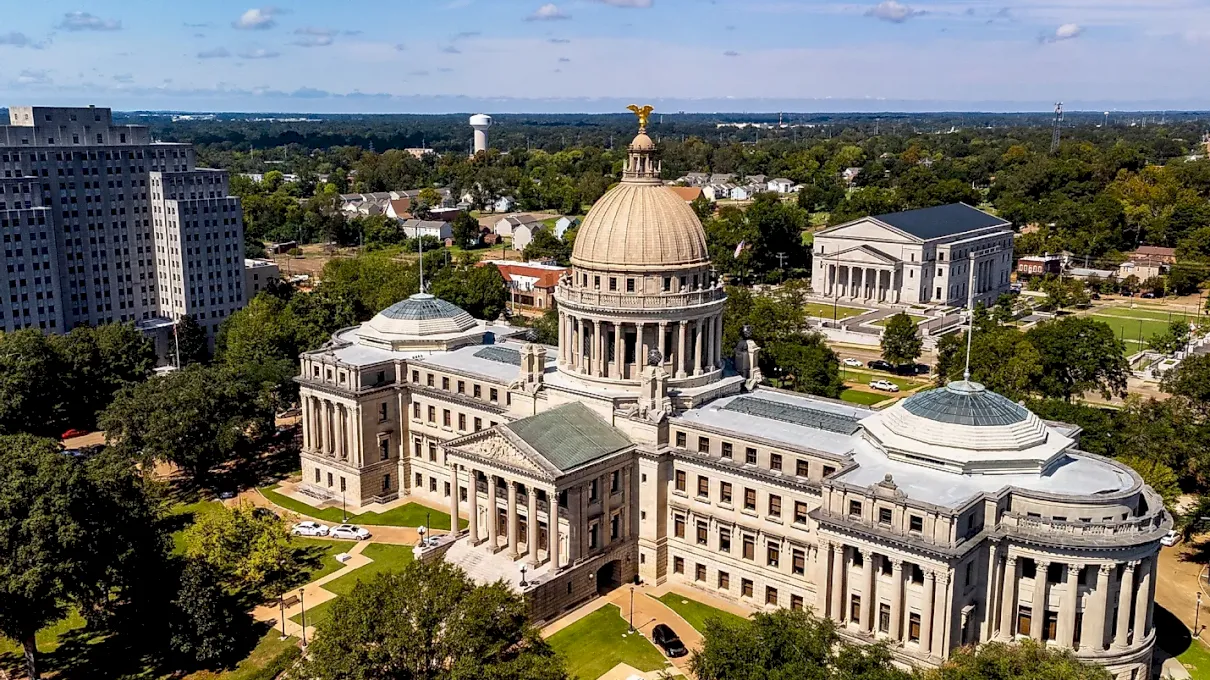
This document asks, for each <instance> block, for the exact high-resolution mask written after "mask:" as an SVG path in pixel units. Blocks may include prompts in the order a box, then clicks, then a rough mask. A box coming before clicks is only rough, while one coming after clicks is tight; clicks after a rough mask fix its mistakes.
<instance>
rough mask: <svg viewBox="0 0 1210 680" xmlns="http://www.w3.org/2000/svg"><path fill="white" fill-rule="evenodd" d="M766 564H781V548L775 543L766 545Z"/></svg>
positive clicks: (775, 565) (771, 565)
mask: <svg viewBox="0 0 1210 680" xmlns="http://www.w3.org/2000/svg"><path fill="white" fill-rule="evenodd" d="M765 564H768V565H769V566H770V567H777V566H778V565H780V564H781V548H780V547H779V546H777V545H775V544H773V543H770V544H769V545H767V546H765Z"/></svg>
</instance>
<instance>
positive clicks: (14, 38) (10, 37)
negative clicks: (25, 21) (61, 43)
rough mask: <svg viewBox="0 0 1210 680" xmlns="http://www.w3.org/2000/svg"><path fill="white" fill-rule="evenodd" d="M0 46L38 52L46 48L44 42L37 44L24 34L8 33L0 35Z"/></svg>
mask: <svg viewBox="0 0 1210 680" xmlns="http://www.w3.org/2000/svg"><path fill="white" fill-rule="evenodd" d="M0 45H8V46H9V47H28V48H30V49H32V50H40V49H42V48H43V47H45V46H46V42H45V41H43V42H38V41H36V40H34V39H33V38H31V37H29V36H28V35H25V34H24V33H19V32H17V31H10V32H8V33H0Z"/></svg>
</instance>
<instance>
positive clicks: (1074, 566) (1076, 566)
mask: <svg viewBox="0 0 1210 680" xmlns="http://www.w3.org/2000/svg"><path fill="white" fill-rule="evenodd" d="M1083 569H1084V565H1083V564H1081V563H1079V562H1068V563H1067V573H1068V574H1073V575H1078V574H1079V573H1080V571H1082V570H1083Z"/></svg>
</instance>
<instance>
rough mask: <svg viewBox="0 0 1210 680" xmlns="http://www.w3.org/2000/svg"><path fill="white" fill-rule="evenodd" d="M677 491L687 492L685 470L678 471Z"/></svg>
mask: <svg viewBox="0 0 1210 680" xmlns="http://www.w3.org/2000/svg"><path fill="white" fill-rule="evenodd" d="M676 490H677V491H684V490H685V471H684V470H677V471H676Z"/></svg>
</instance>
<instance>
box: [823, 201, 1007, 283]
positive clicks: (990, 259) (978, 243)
mask: <svg viewBox="0 0 1210 680" xmlns="http://www.w3.org/2000/svg"><path fill="white" fill-rule="evenodd" d="M814 249H815V253H814V271H813V273H812V278H811V287H812V288H813V289H814V291H815V292H816V293H818V294H820V295H826V296H828V297H835V298H839V299H846V300H852V301H855V302H856V301H860V302H867V303H874V304H877V303H884V304H895V303H912V304H916V303H928V304H936V305H951V306H956V307H964V306H966V304H967V299H968V291H969V290H970V289H971V286H974V301H975V302H984V303H987V304H992V303H994V302H995V300H996V298H998V297H999V296H1000V294H1001V293H1006V292H1008V289H1009V280H1008V277H1009V273H1010V272H1011V271H1012V254H1013V232H1012V225H1011V224H1009V223H1008V222H1006V221H1004V220H1003V219H1001V218H999V217H996V216H995V215H989V214H988V213H985V212H983V211H982V210H978V209H975V208H972V207H970V206H969V205H966V204H963V203H954V204H951V205H941V206H937V207H934V208H923V209H920V210H909V211H907V212H899V213H891V214H888V215H875V216H872V217H863V218H861V219H857V220H853V221H851V222H846V223H844V224H839V225H837V226H835V227H829V228H828V229H824V230H822V231H818V232H816V233H815V243H814Z"/></svg>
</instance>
